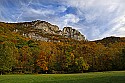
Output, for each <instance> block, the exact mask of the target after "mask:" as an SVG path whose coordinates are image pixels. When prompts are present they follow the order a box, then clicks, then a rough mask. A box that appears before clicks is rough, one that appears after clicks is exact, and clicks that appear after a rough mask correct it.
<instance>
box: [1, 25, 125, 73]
mask: <svg viewBox="0 0 125 83" xmlns="http://www.w3.org/2000/svg"><path fill="white" fill-rule="evenodd" d="M104 42H105V41H104ZM124 69H125V42H113V43H112V42H110V41H109V43H107V44H103V43H100V42H90V41H75V42H74V41H72V40H70V41H68V42H45V41H36V40H32V39H30V38H26V37H24V36H22V35H20V34H18V33H16V32H12V31H11V30H10V29H8V28H5V27H0V73H1V74H7V73H81V72H90V71H112V70H124Z"/></svg>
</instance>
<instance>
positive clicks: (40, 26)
mask: <svg viewBox="0 0 125 83" xmlns="http://www.w3.org/2000/svg"><path fill="white" fill-rule="evenodd" d="M19 24H20V25H22V27H23V26H24V27H30V28H32V29H34V30H36V31H35V32H34V31H31V30H30V33H28V34H26V35H27V36H28V37H30V38H33V39H37V40H41V41H42V40H43V41H49V39H48V38H45V37H42V36H41V35H39V34H37V33H38V32H39V33H42V34H53V35H60V36H63V37H65V38H72V39H75V40H79V41H81V40H85V37H84V36H83V35H82V34H81V33H80V32H79V31H78V30H75V29H72V27H64V28H63V30H62V31H61V30H59V27H58V26H56V25H52V24H50V23H48V22H45V21H40V20H37V21H32V22H24V23H19ZM24 35H25V34H24Z"/></svg>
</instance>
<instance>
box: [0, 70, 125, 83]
mask: <svg viewBox="0 0 125 83" xmlns="http://www.w3.org/2000/svg"><path fill="white" fill-rule="evenodd" d="M0 83H125V71H112V72H95V73H81V74H36V75H1V76H0Z"/></svg>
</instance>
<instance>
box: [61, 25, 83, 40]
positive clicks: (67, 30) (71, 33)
mask: <svg viewBox="0 0 125 83" xmlns="http://www.w3.org/2000/svg"><path fill="white" fill-rule="evenodd" d="M62 34H63V36H64V37H66V38H72V39H75V40H85V37H84V36H83V35H82V34H81V33H80V32H79V31H78V30H75V29H72V27H64V28H63V31H62Z"/></svg>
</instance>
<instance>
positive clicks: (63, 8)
mask: <svg viewBox="0 0 125 83" xmlns="http://www.w3.org/2000/svg"><path fill="white" fill-rule="evenodd" d="M32 20H45V21H48V22H50V23H52V24H55V25H58V26H59V27H60V29H62V28H63V27H65V26H71V27H73V28H75V29H77V30H79V31H80V32H81V33H82V34H84V35H85V37H86V38H87V39H88V40H96V39H102V38H104V37H108V36H120V37H125V0H0V21H5V22H22V21H32Z"/></svg>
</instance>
